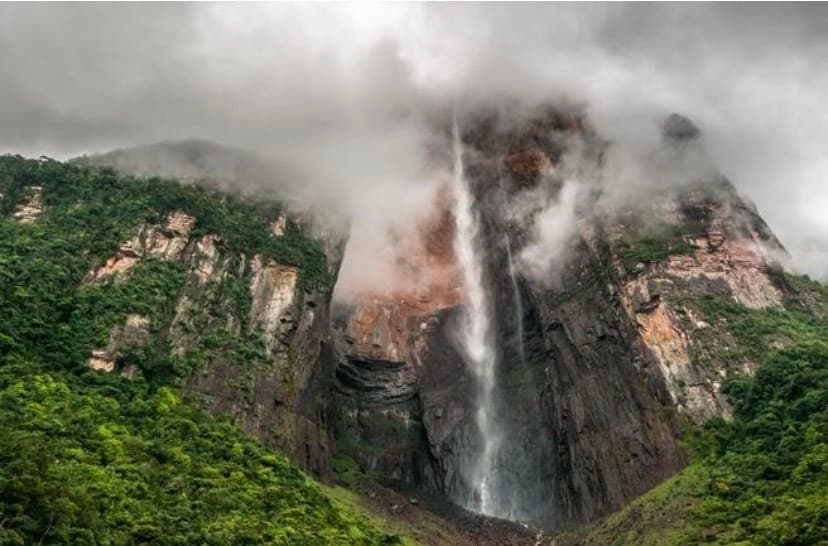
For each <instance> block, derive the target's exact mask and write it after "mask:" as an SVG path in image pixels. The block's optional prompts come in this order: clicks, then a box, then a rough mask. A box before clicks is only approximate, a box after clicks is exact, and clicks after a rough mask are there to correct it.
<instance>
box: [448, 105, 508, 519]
mask: <svg viewBox="0 0 828 546" xmlns="http://www.w3.org/2000/svg"><path fill="white" fill-rule="evenodd" d="M452 138H453V151H454V194H455V197H456V204H455V207H456V209H455V219H456V220H455V221H456V223H457V226H456V228H457V229H456V236H455V241H454V244H455V251H456V253H457V257H458V261H459V263H460V267H461V269H462V272H463V280H464V281H465V287H466V297H467V302H466V306H465V316H464V320H463V326H462V330H461V332H460V334H461V340H462V343H463V348H464V349H465V353H466V356H467V358H468V365H469V368H470V371H471V372H472V374H473V376H474V378H475V380H476V382H477V400H476V403H477V408H476V414H475V418H476V423H477V427H478V430H479V432H480V436H481V442H482V446H481V447H480V450H479V453H478V454H477V460H476V462H475V464H474V467H473V468H472V472H471V480H472V483H471V484H470V485H471V487H472V488H473V492H472V495H471V498H470V499H469V500H468V501H467V508H470V509H472V510H476V511H478V512H481V513H483V514H486V515H492V516H495V515H499V514H498V513H497V512H498V509H497V499H496V491H495V487H494V484H493V482H494V478H495V457H496V455H497V451H498V446H499V434H498V432H497V427H496V424H495V422H494V415H493V414H494V408H493V391H494V382H495V362H496V358H495V350H494V349H495V348H494V347H493V346H492V335H491V334H492V333H491V331H490V330H491V324H490V321H489V316H490V315H489V314H490V309H489V302H488V299H487V297H486V291H485V289H484V286H483V266H482V263H481V258H480V251H479V248H478V247H477V235H478V232H479V229H480V221H479V218H478V215H477V213H476V211H475V209H474V202H473V197H472V195H471V192H470V191H469V188H468V185H467V181H466V177H465V174H464V172H463V143H462V142H461V140H460V130H459V128H458V126H457V118H456V117H454V118H453V120H452Z"/></svg>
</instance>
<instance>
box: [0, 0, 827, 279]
mask: <svg viewBox="0 0 828 546" xmlns="http://www.w3.org/2000/svg"><path fill="white" fill-rule="evenodd" d="M826 25H828V8H826V7H824V6H822V5H818V4H809V5H773V4H761V5H756V4H747V5H746V4H735V5H710V4H693V5H676V4H659V5H653V4H646V5H618V4H609V5H606V4H588V5H571V4H564V5H560V4H554V5H541V4H523V5H503V4H485V5H481V4H449V5H441V4H429V5H418V4H394V5H376V4H358V5H335V6H331V5H325V6H315V5H296V4H280V5H261V4H245V5H228V4H184V5H134V4H118V5H113V4H88V5H86V4H81V5H78V4H74V5H66V4H60V5H43V4H40V5H20V4H4V5H0V97H1V98H2V100H0V150H1V151H15V152H22V153H26V154H29V155H40V154H48V155H52V156H56V157H68V156H71V155H76V154H79V153H84V152H93V151H101V150H106V149H109V148H113V147H117V146H126V145H133V144H141V143H147V142H152V141H157V140H170V139H177V138H185V137H198V138H205V139H214V140H217V141H220V142H224V143H227V144H232V145H237V146H242V147H246V148H251V149H255V150H257V151H259V152H262V153H265V154H268V155H269V156H274V157H279V158H287V159H292V160H294V161H296V162H297V163H299V164H300V166H301V167H302V168H304V170H305V171H306V172H307V176H308V180H309V182H308V190H307V192H308V193H309V194H324V195H325V196H326V197H329V198H331V199H335V200H336V201H338V202H339V203H341V204H342V206H343V207H344V208H346V209H347V210H348V212H349V213H350V214H352V215H359V216H360V217H362V218H370V219H371V220H370V221H371V222H373V223H374V225H383V223H384V222H385V221H386V220H387V219H388V221H394V222H396V223H397V224H401V225H404V224H405V223H406V222H408V221H410V220H411V219H412V218H413V216H411V215H414V213H415V212H416V210H417V207H416V206H404V205H405V203H406V196H408V195H409V193H410V191H411V189H412V188H416V195H417V196H418V197H417V199H416V200H415V201H416V202H427V201H428V199H427V197H428V196H429V195H430V193H429V192H430V191H431V189H430V187H429V185H428V184H427V183H426V182H424V181H425V180H427V179H428V178H429V173H428V170H427V168H428V165H427V164H426V162H425V160H424V159H425V155H424V154H425V149H426V148H427V144H428V139H429V135H428V134H427V133H425V132H424V131H422V128H423V126H424V124H425V123H424V120H423V118H422V116H424V115H428V113H429V112H431V111H434V110H438V109H439V108H441V107H446V105H451V104H457V103H461V102H463V101H468V100H481V99H485V98H487V97H495V96H498V95H502V94H509V95H512V96H514V97H518V98H520V99H522V100H524V101H527V102H532V101H536V100H540V99H543V98H548V97H553V96H556V95H560V96H566V97H568V98H569V99H571V100H574V101H579V102H584V103H586V104H587V105H588V109H589V113H590V115H591V117H592V119H593V120H594V122H595V124H596V125H597V126H598V128H599V130H600V131H601V132H602V133H604V134H605V135H607V136H609V137H610V138H613V139H615V140H617V141H619V142H626V143H633V144H635V145H639V146H640V145H641V143H647V142H652V141H654V140H655V139H656V138H657V120H659V119H660V118H662V117H663V116H664V115H665V114H666V113H669V112H672V111H679V112H681V113H683V114H685V115H687V116H689V117H690V118H692V119H693V120H694V121H695V122H696V123H697V124H698V125H699V127H701V129H702V131H703V132H704V134H705V139H706V142H707V146H708V148H709V150H710V152H711V153H712V154H713V155H714V157H715V159H716V161H717V162H718V163H719V165H721V167H722V169H723V170H724V172H725V173H726V174H727V175H728V176H729V177H730V178H731V179H732V180H733V182H734V184H735V185H736V186H737V187H738V188H739V189H740V190H741V191H742V193H743V194H745V195H746V196H747V197H749V198H751V199H753V200H754V201H755V202H756V204H757V206H758V208H759V210H760V212H761V213H762V214H763V215H764V216H765V217H766V219H767V220H768V222H769V223H770V224H771V227H772V228H773V229H774V230H775V231H776V232H777V233H778V235H779V236H780V238H781V239H782V241H783V242H784V243H785V244H786V245H787V246H788V248H789V250H790V251H791V253H792V254H793V256H794V260H795V264H796V265H797V266H799V267H800V268H801V269H803V270H804V271H807V272H810V273H812V274H816V275H819V276H826V274H828V250H826V249H828V215H825V214H824V213H823V211H824V210H826V209H828V189H826V188H825V186H824V184H823V182H824V181H825V179H826V177H828V156H826V155H825V152H824V150H825V149H827V148H828V108H826V107H825V106H824V105H823V101H824V97H825V96H826V92H828V34H826V33H825V32H824V29H825V28H826ZM415 204H416V203H415ZM408 212H411V215H407V213H408ZM369 227H370V226H369V225H367V224H366V226H363V228H362V229H363V232H364V233H370V231H371V230H370V229H369Z"/></svg>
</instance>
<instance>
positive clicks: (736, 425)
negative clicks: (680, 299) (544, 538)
mask: <svg viewBox="0 0 828 546" xmlns="http://www.w3.org/2000/svg"><path fill="white" fill-rule="evenodd" d="M787 282H789V283H790V284H791V285H794V286H796V287H797V293H798V296H797V299H798V302H799V303H800V304H801V305H807V306H808V307H809V312H806V311H804V310H803V308H802V307H801V306H800V307H799V308H796V306H795V305H792V304H793V303H796V302H790V303H789V307H791V308H792V310H784V309H781V308H777V309H760V310H752V309H748V308H746V307H743V306H740V305H737V304H733V303H730V302H727V301H723V300H720V299H716V298H713V297H708V298H701V299H697V300H695V301H693V302H692V303H690V302H688V303H687V304H688V305H690V306H692V307H693V308H694V309H695V311H697V312H700V313H702V314H703V316H704V317H705V320H706V321H708V322H709V323H710V324H711V331H713V332H715V331H717V330H718V331H719V332H720V335H723V336H728V337H727V339H729V340H732V341H735V344H731V345H729V346H728V345H722V344H720V343H718V344H717V343H715V340H712V339H707V342H708V345H707V349H708V351H711V350H714V348H719V349H720V351H721V352H718V353H717V354H713V355H711V354H706V357H707V358H723V359H735V360H737V361H743V360H754V361H755V362H756V363H757V364H758V367H757V369H756V373H755V375H754V376H753V377H749V376H745V375H735V374H734V375H732V376H731V377H729V378H728V379H727V380H726V381H725V383H724V386H723V387H722V388H723V389H724V392H725V393H726V394H727V396H728V399H729V401H730V402H731V404H732V405H733V408H734V415H733V419H732V420H730V421H726V420H724V419H721V418H716V419H713V420H711V421H710V422H709V423H708V424H707V426H706V427H705V428H704V429H703V430H701V431H699V432H691V434H690V439H689V441H688V445H689V447H690V448H691V451H692V452H693V454H694V462H693V464H692V465H690V466H689V467H688V468H687V469H685V470H684V471H683V472H681V473H680V474H679V475H678V476H676V477H674V478H673V479H671V480H668V481H667V482H665V483H664V484H662V485H660V486H658V487H657V488H655V489H653V490H652V491H650V492H649V493H647V494H646V495H644V496H643V497H641V498H640V499H638V500H637V501H635V502H633V503H632V504H631V505H630V506H628V507H626V508H625V509H624V510H622V511H621V512H619V513H618V514H615V515H613V516H611V517H610V518H608V519H607V520H606V521H605V522H603V523H602V524H600V525H598V526H596V527H594V528H593V529H592V530H591V531H590V532H589V533H586V542H587V543H589V544H654V545H655V544H658V545H666V544H692V543H711V544H745V545H747V544H757V545H759V544H761V545H765V544H767V545H771V544H803V545H804V544H823V543H825V542H826V541H828V497H827V496H826V494H825V492H826V491H828V320H826V316H827V315H826V313H825V311H826V309H828V298H826V288H825V287H824V286H822V285H820V284H818V283H815V282H812V281H810V280H808V279H807V278H804V277H787ZM580 540H582V539H578V542H580Z"/></svg>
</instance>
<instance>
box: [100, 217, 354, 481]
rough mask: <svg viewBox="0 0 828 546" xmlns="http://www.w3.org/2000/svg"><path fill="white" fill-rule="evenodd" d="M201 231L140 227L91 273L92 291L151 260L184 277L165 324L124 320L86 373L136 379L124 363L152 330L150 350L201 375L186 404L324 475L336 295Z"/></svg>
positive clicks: (188, 224) (185, 223)
mask: <svg viewBox="0 0 828 546" xmlns="http://www.w3.org/2000/svg"><path fill="white" fill-rule="evenodd" d="M279 218H282V219H283V220H282V221H281V225H282V229H286V220H284V216H280V217H279ZM196 222H197V218H194V217H193V216H190V215H188V214H185V213H184V212H182V211H174V212H172V213H170V214H169V215H168V216H167V217H166V218H165V219H164V221H163V222H159V223H150V224H146V225H143V226H141V227H140V228H139V229H138V232H137V234H136V235H135V237H133V238H132V239H130V240H129V241H126V242H125V243H123V244H122V245H121V246H120V248H119V250H118V252H117V254H116V255H114V256H112V257H110V258H109V259H107V260H106V261H105V262H104V263H103V264H101V265H100V266H98V267H95V268H93V269H92V270H91V271H90V272H89V273H88V275H87V277H86V282H87V283H95V282H102V281H104V280H105V279H107V278H109V277H115V278H116V280H118V281H119V282H120V281H123V280H125V279H126V278H127V277H128V276H129V275H130V274H131V272H132V270H133V268H134V266H135V265H136V264H138V263H139V262H140V261H142V260H149V259H155V260H164V261H169V262H174V263H176V264H178V265H179V266H180V268H181V270H182V275H183V282H182V285H181V288H180V290H179V292H178V295H177V301H176V302H175V303H174V305H173V306H172V310H171V312H169V313H168V315H164V316H157V317H137V316H130V317H128V318H127V320H126V323H125V325H123V326H121V327H117V328H115V329H114V330H113V331H112V333H111V335H110V341H109V343H108V344H107V346H106V347H103V348H100V349H96V350H95V351H93V353H92V355H91V356H90V359H89V366H90V367H91V368H93V369H96V370H99V371H106V372H113V371H118V372H120V373H121V374H122V375H125V376H127V377H129V378H134V377H135V376H136V375H137V374H138V373H140V370H139V369H138V368H137V367H135V366H134V365H131V364H129V363H128V359H127V360H125V359H124V358H123V356H124V354H125V352H127V351H128V350H130V348H134V347H135V346H136V345H140V342H141V340H145V339H146V338H147V337H148V335H149V334H148V330H147V329H148V327H149V324H150V322H152V324H153V329H152V330H153V336H154V343H156V344H160V345H162V346H164V347H166V348H167V349H168V351H169V358H173V359H177V360H178V361H179V362H181V363H182V365H193V364H195V365H196V366H197V369H195V370H194V371H193V373H192V374H191V375H190V376H189V377H187V378H186V379H185V380H184V382H183V385H182V387H183V390H184V392H185V394H187V395H188V396H190V397H193V398H196V399H199V400H200V401H201V403H202V404H203V405H204V407H205V408H206V409H208V410H209V411H211V412H212V413H214V414H215V415H222V416H229V417H230V418H232V419H233V420H234V421H235V422H236V424H238V425H239V426H240V427H241V428H243V429H244V430H245V431H246V432H248V433H250V434H252V435H255V436H257V437H259V438H260V439H261V440H262V441H263V442H265V443H266V444H269V445H273V446H275V447H277V448H279V449H280V450H281V451H283V452H285V453H289V454H291V455H292V456H293V458H294V460H296V462H298V463H299V464H300V465H302V466H303V468H305V469H306V470H308V471H311V472H314V473H316V474H318V475H326V474H327V473H328V472H329V471H330V456H331V452H332V440H331V437H330V432H329V427H328V422H327V420H328V418H327V412H328V409H327V408H328V402H329V401H328V400H327V399H326V398H325V385H327V384H329V382H327V381H326V379H325V377H326V372H325V369H324V367H323V366H320V362H322V361H326V359H327V360H330V358H329V357H325V356H324V355H325V354H326V351H327V350H328V349H326V347H327V344H328V337H329V331H328V305H329V300H330V293H328V292H325V291H321V290H316V289H313V290H309V289H306V288H304V287H303V286H302V283H301V271H300V270H299V268H297V267H295V266H291V265H286V264H281V263H278V262H276V261H275V260H272V259H267V258H264V257H262V256H259V255H256V256H252V257H249V256H246V255H244V254H242V253H238V252H233V251H231V250H230V249H228V248H227V247H226V246H225V243H224V241H223V239H222V238H221V236H219V235H217V234H210V233H208V234H205V235H200V236H193V228H194V226H195V224H196ZM273 222H274V224H276V225H277V226H278V225H280V220H279V219H276V220H274V221H273ZM282 234H283V233H281V234H275V233H274V234H273V236H281V235H282ZM340 252H341V251H340ZM141 332H143V333H141ZM139 334H140V335H139ZM184 363H192V364H184ZM332 373H333V372H332V370H329V372H328V375H332Z"/></svg>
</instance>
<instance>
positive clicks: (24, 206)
mask: <svg viewBox="0 0 828 546" xmlns="http://www.w3.org/2000/svg"><path fill="white" fill-rule="evenodd" d="M41 212H43V188H42V187H40V186H29V187H28V188H26V200H25V201H24V202H23V203H20V204H19V205H18V206H17V208H16V209H15V211H14V212H13V213H12V218H14V219H15V220H17V221H19V222H22V223H24V224H31V223H32V222H34V221H35V220H37V218H38V216H40V213H41Z"/></svg>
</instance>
